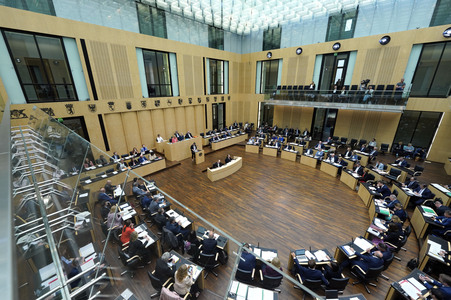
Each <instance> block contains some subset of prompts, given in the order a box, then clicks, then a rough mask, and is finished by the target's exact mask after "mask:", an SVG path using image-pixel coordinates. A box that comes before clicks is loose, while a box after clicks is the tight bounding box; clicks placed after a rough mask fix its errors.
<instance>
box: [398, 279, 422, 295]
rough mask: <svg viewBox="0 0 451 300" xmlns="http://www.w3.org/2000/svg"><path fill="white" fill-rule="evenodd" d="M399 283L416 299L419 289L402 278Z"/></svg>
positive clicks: (419, 292)
mask: <svg viewBox="0 0 451 300" xmlns="http://www.w3.org/2000/svg"><path fill="white" fill-rule="evenodd" d="M399 285H400V286H401V288H402V289H403V290H404V292H406V293H407V295H409V296H410V297H412V299H418V298H419V297H418V294H421V290H419V289H418V288H417V287H415V286H414V285H413V284H412V283H411V282H410V281H408V280H402V281H400V282H399Z"/></svg>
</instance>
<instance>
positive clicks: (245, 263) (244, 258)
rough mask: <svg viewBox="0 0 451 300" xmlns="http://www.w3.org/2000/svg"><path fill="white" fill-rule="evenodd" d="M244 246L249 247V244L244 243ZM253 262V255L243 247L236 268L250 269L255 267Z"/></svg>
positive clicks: (254, 261) (254, 260)
mask: <svg viewBox="0 0 451 300" xmlns="http://www.w3.org/2000/svg"><path fill="white" fill-rule="evenodd" d="M244 247H246V248H249V245H248V244H245V245H244ZM255 263H256V259H255V256H254V255H252V254H251V253H249V252H247V251H246V250H244V249H243V252H241V258H240V262H239V263H238V269H241V270H243V271H252V270H253V269H254V268H255Z"/></svg>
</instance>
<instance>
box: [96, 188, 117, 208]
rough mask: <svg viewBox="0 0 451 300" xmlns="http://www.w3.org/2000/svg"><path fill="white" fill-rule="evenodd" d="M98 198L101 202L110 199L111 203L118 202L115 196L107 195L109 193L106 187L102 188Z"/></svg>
mask: <svg viewBox="0 0 451 300" xmlns="http://www.w3.org/2000/svg"><path fill="white" fill-rule="evenodd" d="M97 200H99V202H102V201H108V202H110V203H111V205H115V204H117V201H116V199H114V198H113V197H111V196H109V195H107V193H105V188H101V189H100V191H99V195H98V196H97Z"/></svg>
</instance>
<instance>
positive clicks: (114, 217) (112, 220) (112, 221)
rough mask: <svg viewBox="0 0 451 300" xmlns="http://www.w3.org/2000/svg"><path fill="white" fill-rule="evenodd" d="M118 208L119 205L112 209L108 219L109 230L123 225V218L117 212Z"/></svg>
mask: <svg viewBox="0 0 451 300" xmlns="http://www.w3.org/2000/svg"><path fill="white" fill-rule="evenodd" d="M116 207H117V205H113V206H111V208H110V212H109V213H108V218H107V222H106V225H107V226H108V228H111V227H113V228H114V227H118V226H121V225H122V217H121V215H120V214H119V212H116Z"/></svg>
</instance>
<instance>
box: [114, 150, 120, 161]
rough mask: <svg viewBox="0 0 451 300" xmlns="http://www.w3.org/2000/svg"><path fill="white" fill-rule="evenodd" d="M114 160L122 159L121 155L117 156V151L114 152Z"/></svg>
mask: <svg viewBox="0 0 451 300" xmlns="http://www.w3.org/2000/svg"><path fill="white" fill-rule="evenodd" d="M112 157H113V159H120V158H121V157H120V156H119V154H117V152H116V151H114V152H113V156H112Z"/></svg>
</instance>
